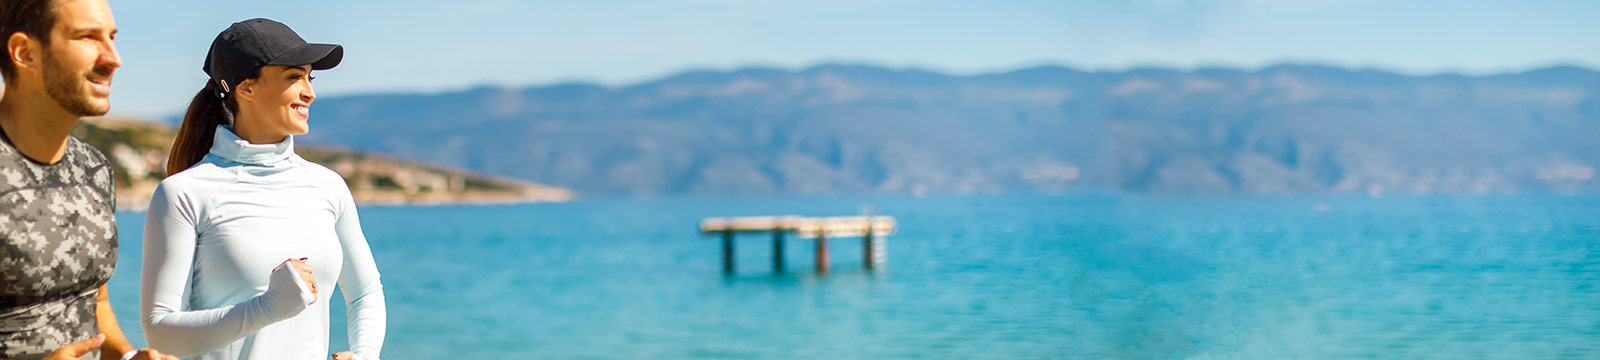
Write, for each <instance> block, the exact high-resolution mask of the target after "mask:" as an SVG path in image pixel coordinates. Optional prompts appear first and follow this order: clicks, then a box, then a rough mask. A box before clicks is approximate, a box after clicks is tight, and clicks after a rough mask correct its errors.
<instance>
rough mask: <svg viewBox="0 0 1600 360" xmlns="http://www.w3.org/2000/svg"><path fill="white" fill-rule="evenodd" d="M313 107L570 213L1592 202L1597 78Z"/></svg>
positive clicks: (514, 93) (682, 80) (1184, 78)
mask: <svg viewBox="0 0 1600 360" xmlns="http://www.w3.org/2000/svg"><path fill="white" fill-rule="evenodd" d="M313 108H314V109H315V110H314V112H315V114H316V115H314V116H313V118H312V122H313V125H312V126H313V129H314V130H313V131H312V134H311V135H308V136H304V137H301V139H300V140H301V141H305V142H307V143H320V144H326V145H337V146H342V147H350V148H355V149H362V150H369V151H374V152H380V153H387V154H392V155H396V156H400V157H405V158H412V159H418V160H422V161H428V162H433V163H438V164H444V165H447V166H452V167H461V168H466V169H472V170H477V171H482V172H486V173H491V174H497V175H502V176H508V177H513V178H519V179H523V180H527V181H532V182H537V183H544V184H551V185H554V186H561V187H566V188H571V189H574V190H577V191H578V192H581V193H583V194H585V196H627V197H640V196H643V197H648V196H662V195H681V194H705V195H757V194H913V195H923V194H971V193H1019V192H1020V193H1071V192H1119V193H1146V194H1202V195H1238V194H1265V195H1271V194H1360V195H1385V194H1500V193H1577V192H1593V191H1596V190H1600V180H1597V179H1596V174H1595V172H1596V167H1600V73H1596V72H1595V71H1592V70H1588V69H1583V68H1576V67H1554V68H1548V69H1542V70H1536V71H1529V72H1524V73H1516V74H1504V75H1493V76H1463V75H1436V76H1407V75H1400V74H1395V73H1390V72H1384V71H1374V70H1359V71H1357V70H1346V69H1339V68H1332V67H1323V66H1305V65H1281V66H1272V67H1267V68H1262V69H1258V70H1237V69H1223V68H1204V69H1196V70H1189V71H1180V70H1169V69H1154V68H1146V69H1133V70H1128V71H1117V72H1084V71H1078V70H1074V69H1069V68H1062V67H1039V68H1032V69H1025V70H1019V71H1013V72H1008V73H1001V74H989V75H977V76H950V75H945V74H940V73H936V72H929V71H920V70H891V69H885V68H879V67H871V66H849V65H824V66H816V67H812V68H808V69H803V70H781V69H768V68H749V69H742V70H737V71H731V72H713V71H702V72H688V73H683V74H679V75H676V76H672V77H668V78H665V79H661V80H658V81H653V82H648V83H643V84H637V85H632V86H625V87H605V86H598V85H591V84H564V85H553V86H540V87H528V88H518V89H513V88H477V89H471V90H466V91H461V92H450V93H441V94H383V95H363V96H345V97H328V98H324V99H319V100H318V101H317V102H316V105H315V106H314V107H313Z"/></svg>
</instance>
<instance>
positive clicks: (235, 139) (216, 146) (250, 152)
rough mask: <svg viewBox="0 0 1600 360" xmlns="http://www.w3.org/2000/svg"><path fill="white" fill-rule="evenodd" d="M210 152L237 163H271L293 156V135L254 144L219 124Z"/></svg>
mask: <svg viewBox="0 0 1600 360" xmlns="http://www.w3.org/2000/svg"><path fill="white" fill-rule="evenodd" d="M211 153H212V154H214V155H217V156H219V157H222V158H223V159H226V160H228V161H232V162H237V163H243V164H254V165H272V164H274V163H277V162H280V161H284V160H288V159H289V157H291V156H294V135H289V136H285V137H284V138H283V141H279V142H278V143H276V144H262V145H256V144H251V143H250V142H249V141H245V140H244V139H240V138H239V135H234V134H233V129H231V128H230V127H229V126H226V125H220V126H217V135H216V137H214V138H212V139H211Z"/></svg>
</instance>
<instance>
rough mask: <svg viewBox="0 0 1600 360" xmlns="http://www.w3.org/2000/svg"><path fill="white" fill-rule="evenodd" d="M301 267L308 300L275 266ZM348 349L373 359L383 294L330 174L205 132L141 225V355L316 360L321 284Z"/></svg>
mask: <svg viewBox="0 0 1600 360" xmlns="http://www.w3.org/2000/svg"><path fill="white" fill-rule="evenodd" d="M291 258H293V259H299V258H309V259H308V260H307V261H306V263H307V264H309V265H311V267H312V275H313V276H314V277H315V278H316V284H317V289H318V292H317V293H316V296H315V297H312V296H311V292H310V288H308V287H307V286H306V284H305V283H304V282H303V280H302V279H300V277H299V275H298V273H296V272H294V271H293V270H292V267H290V266H287V265H285V266H283V267H282V268H280V269H278V270H276V271H274V268H278V266H279V265H280V264H282V263H283V262H284V261H285V260H287V259H291ZM335 283H337V284H338V289H340V290H341V291H343V292H344V298H345V303H346V304H347V306H348V313H349V316H348V319H347V321H348V324H349V326H348V329H349V330H348V331H349V341H350V351H353V352H355V353H356V354H357V355H358V357H359V358H366V359H374V360H375V359H378V354H379V352H380V350H381V349H382V347H383V337H384V327H385V310H384V300H383V285H382V284H381V283H380V282H379V281H378V267H377V265H376V264H374V263H373V260H372V251H371V250H370V249H369V248H368V247H367V240H366V237H365V236H363V235H362V234H361V223H360V221H359V220H358V218H357V216H356V207H355V202H354V200H353V199H352V198H351V196H350V189H349V187H347V186H346V185H345V183H344V180H343V179H342V178H341V177H340V176H339V174H337V173H334V172H333V171H332V170H328V168H326V167H323V166H321V165H317V164H315V163H312V162H309V161H306V160H305V159H303V158H301V157H300V156H299V155H296V154H295V153H294V138H293V137H292V136H291V137H288V138H286V139H284V141H283V142H280V143H277V144H268V145H252V144H250V143H249V142H247V141H244V140H240V139H239V137H238V136H236V135H234V134H233V132H232V131H230V129H229V128H228V127H225V126H222V127H218V128H217V133H216V137H215V140H213V144H212V146H211V152H210V154H208V155H206V156H205V158H204V159H203V160H201V161H200V163H199V164H196V165H195V166H193V167H190V168H189V169H188V170H184V171H183V172H180V173H177V174H173V175H172V176H169V177H167V178H166V180H162V181H161V185H160V186H159V187H157V188H156V192H155V195H154V196H153V197H152V198H151V200H150V210H149V213H148V214H147V215H146V218H145V229H144V273H143V282H142V283H141V284H140V291H139V311H140V315H141V316H140V319H141V320H142V321H141V322H142V324H143V326H144V332H145V340H146V342H147V343H149V345H150V347H152V348H155V349H157V350H160V351H161V352H163V353H168V354H172V355H176V356H180V357H192V358H195V359H201V360H221V359H230V360H231V359H306V360H315V359H327V358H328V354H329V351H328V331H329V330H328V316H329V310H328V301H329V299H330V298H331V297H332V296H333V291H332V289H333V288H334V286H332V285H333V284H335Z"/></svg>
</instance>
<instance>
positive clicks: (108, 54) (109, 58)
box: [99, 41, 122, 69]
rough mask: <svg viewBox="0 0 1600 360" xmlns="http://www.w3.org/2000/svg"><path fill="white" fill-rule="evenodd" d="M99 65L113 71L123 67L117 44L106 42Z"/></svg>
mask: <svg viewBox="0 0 1600 360" xmlns="http://www.w3.org/2000/svg"><path fill="white" fill-rule="evenodd" d="M99 65H100V66H106V67H110V68H112V69H116V68H120V67H122V55H121V54H118V53H117V45H116V44H113V43H111V42H110V41H106V46H105V49H104V50H101V51H100V59H99Z"/></svg>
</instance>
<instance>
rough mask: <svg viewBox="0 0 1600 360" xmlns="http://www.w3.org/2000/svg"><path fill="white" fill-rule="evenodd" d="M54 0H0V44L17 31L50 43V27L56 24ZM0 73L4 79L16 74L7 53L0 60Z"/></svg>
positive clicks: (42, 42)
mask: <svg viewBox="0 0 1600 360" xmlns="http://www.w3.org/2000/svg"><path fill="white" fill-rule="evenodd" d="M55 5H56V1H55V0H4V1H0V45H3V44H4V43H5V41H6V40H4V39H9V38H10V37H11V34H15V33H18V32H21V33H24V34H28V36H31V37H33V38H34V39H38V40H39V43H41V44H45V45H49V44H50V27H52V26H55V25H56V6H55ZM0 75H4V76H5V78H6V80H10V79H11V78H13V77H16V76H17V64H16V63H13V62H11V56H10V54H9V53H8V54H7V55H6V60H5V61H0Z"/></svg>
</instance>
